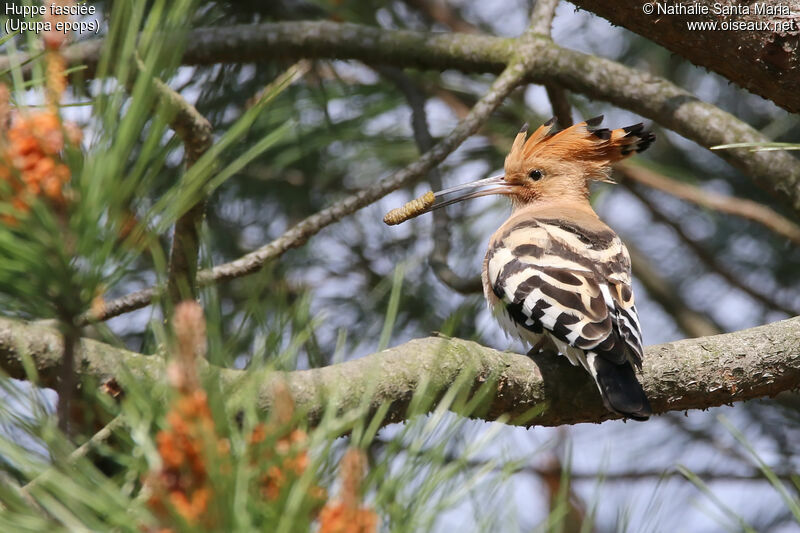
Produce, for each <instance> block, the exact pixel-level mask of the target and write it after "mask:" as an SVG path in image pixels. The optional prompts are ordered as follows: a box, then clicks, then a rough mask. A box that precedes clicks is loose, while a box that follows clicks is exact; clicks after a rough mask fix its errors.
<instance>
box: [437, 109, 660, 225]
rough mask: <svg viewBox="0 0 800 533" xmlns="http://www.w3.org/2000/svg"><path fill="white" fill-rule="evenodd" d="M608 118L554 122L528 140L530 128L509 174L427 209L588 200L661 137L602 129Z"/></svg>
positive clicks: (449, 194) (638, 129)
mask: <svg viewBox="0 0 800 533" xmlns="http://www.w3.org/2000/svg"><path fill="white" fill-rule="evenodd" d="M602 120H603V117H602V116H599V117H595V118H593V119H590V120H587V121H585V122H580V123H578V124H575V125H574V126H571V127H569V128H567V129H564V130H562V131H559V132H557V133H551V130H552V128H553V123H554V120H552V119H551V120H549V121H547V122H545V123H544V124H542V125H541V126H539V128H537V129H536V131H534V132H533V133H532V134H531V135H530V136H528V125H527V124H526V125H524V126H523V127H522V129H521V130H520V132H519V133H518V134H517V136H516V138H515V139H514V144H513V145H512V146H511V151H510V152H509V154H508V156H507V157H506V161H505V174H504V175H502V176H494V177H491V178H485V179H482V180H478V181H473V182H471V183H466V184H464V185H458V186H456V187H452V188H450V189H445V190H443V191H439V192H437V193H436V194H435V200H434V202H433V203H432V204H431V205H430V207H429V208H427V209H426V211H430V210H433V209H437V208H439V207H444V206H446V205H450V204H453V203H456V202H461V201H463V200H468V199H470V198H477V197H479V196H487V195H490V194H503V195H506V196H509V197H510V199H511V202H512V204H513V206H514V207H515V208H518V207H522V206H525V205H529V204H531V203H534V202H539V201H550V200H559V199H586V198H588V195H589V182H590V181H611V180H610V178H609V172H610V170H611V164H612V163H614V162H616V161H619V160H621V159H625V158H626V157H629V156H630V155H632V154H634V153H636V152H641V151H643V150H645V149H647V147H648V146H650V144H651V143H652V142H653V141H654V140H655V135H653V134H652V133H651V132H648V131H644V126H643V125H642V124H635V125H633V126H628V127H626V128H620V129H616V130H608V129H604V128H603V129H597V128H596V126H598V125H599V124H600V122H601V121H602Z"/></svg>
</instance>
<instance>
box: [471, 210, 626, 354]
mask: <svg viewBox="0 0 800 533" xmlns="http://www.w3.org/2000/svg"><path fill="white" fill-rule="evenodd" d="M594 226H596V228H593V229H587V227H585V226H582V225H579V224H577V223H575V222H571V221H565V220H561V219H535V220H534V219H531V218H527V219H525V220H519V219H517V220H515V219H513V218H512V219H511V220H509V221H508V223H507V224H506V225H504V227H503V228H501V229H500V231H499V232H498V233H497V235H496V236H495V237H494V239H493V241H492V244H491V245H490V248H489V252H488V254H487V257H486V264H485V267H486V268H485V281H486V283H487V284H488V286H489V287H490V288H491V291H492V293H493V296H494V297H496V298H497V301H496V303H497V304H500V303H502V304H503V307H504V309H505V311H507V313H508V315H509V317H510V319H511V320H512V321H513V322H514V325H515V326H516V328H517V330H518V332H519V334H520V336H522V337H523V338H525V339H527V340H530V339H532V338H536V337H537V336H538V335H541V334H543V333H548V334H549V335H551V336H552V337H553V338H554V340H556V345H557V346H559V345H560V346H562V347H563V346H564V345H566V346H567V347H572V348H573V349H569V348H567V352H572V353H565V355H568V356H570V359H571V360H572V359H573V357H572V355H573V354H574V353H576V352H580V351H582V352H593V353H596V354H597V355H600V356H601V357H603V358H605V359H608V360H610V361H612V362H614V363H616V364H623V363H625V361H626V360H627V361H630V362H631V363H632V364H633V365H635V366H637V367H641V361H642V338H641V330H640V326H639V319H638V316H637V314H636V307H635V306H634V299H633V291H632V289H631V263H630V257H629V255H628V251H627V249H626V248H625V245H624V244H623V243H622V241H621V240H620V238H619V237H618V236H617V235H616V234H615V233H614V232H613V231H611V229H609V228H608V227H606V226H605V225H603V224H602V223H599V222H598V223H595V224H594ZM489 287H487V289H488V288H489ZM488 296H489V295H488V290H487V297H488ZM491 300H492V298H491V297H490V301H491ZM575 349H578V350H575ZM561 351H562V352H564V351H565V350H563V349H562V350H561ZM579 355H580V356H581V357H580V359H581V362H582V363H583V364H584V365H585V364H586V363H585V359H584V358H583V353H579ZM573 362H574V361H573Z"/></svg>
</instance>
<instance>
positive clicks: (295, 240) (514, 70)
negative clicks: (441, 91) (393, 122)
mask: <svg viewBox="0 0 800 533" xmlns="http://www.w3.org/2000/svg"><path fill="white" fill-rule="evenodd" d="M535 39H536V38H535V35H534V34H533V33H532V32H531V31H526V33H525V34H523V35H522V36H521V37H520V38H519V39H516V40H515V43H516V54H515V55H514V56H513V58H512V59H511V60H510V61H509V65H508V67H506V69H505V70H503V72H502V73H501V74H500V75H499V76H498V77H497V79H495V81H494V83H493V84H492V86H491V87H490V88H489V91H488V92H487V93H486V94H485V95H484V96H483V97H482V98H481V99H480V100H478V102H477V103H476V104H475V105H474V106H473V108H472V109H471V110H470V112H469V114H467V116H466V117H465V118H463V119H462V120H460V121H459V123H458V125H457V126H456V127H455V128H454V129H453V131H452V132H450V134H448V135H447V137H445V138H444V139H442V140H441V141H440V142H439V143H438V144H436V145H435V146H434V147H433V148H431V149H430V150H429V151H427V152H425V154H423V155H422V157H420V158H419V159H418V160H417V161H415V162H413V163H411V164H410V165H408V166H406V167H405V168H404V169H402V170H400V171H398V172H396V173H394V174H392V175H391V176H389V177H387V178H384V179H382V180H381V181H379V182H378V183H376V184H375V185H372V186H370V187H366V188H364V189H362V190H360V191H358V192H357V193H355V194H353V195H351V196H349V197H347V198H345V199H344V200H340V201H339V202H337V203H335V204H333V205H332V206H330V207H328V208H326V209H323V210H322V211H320V212H318V213H315V214H313V215H311V216H309V217H306V218H305V219H304V220H302V221H301V222H299V223H298V224H296V225H295V226H293V227H292V228H290V229H289V230H288V231H286V232H285V233H284V234H283V235H281V236H280V237H278V238H277V239H275V240H273V241H272V242H270V243H269V244H266V245H265V246H262V247H261V248H259V249H258V250H255V251H253V252H250V253H248V254H245V255H244V256H242V257H240V258H239V259H236V260H234V261H231V262H230V263H225V264H223V265H218V266H216V267H214V268H213V269H211V270H204V271H201V272H199V273H198V275H197V283H198V284H199V285H201V286H202V285H206V284H210V283H214V282H218V281H227V280H231V279H235V278H238V277H242V276H246V275H248V274H252V273H254V272H257V271H258V270H260V269H261V267H263V266H264V264H265V263H267V262H268V261H271V260H272V259H275V258H276V257H279V256H281V255H282V254H283V253H284V252H286V251H287V250H290V249H292V248H297V247H299V246H302V245H303V244H305V243H306V241H308V239H309V238H311V237H312V236H314V235H316V234H317V233H318V232H319V231H321V230H322V229H323V228H325V227H327V226H329V225H330V224H333V223H334V222H337V221H339V220H341V219H342V218H344V217H345V216H347V215H350V214H352V213H354V212H356V211H358V210H359V209H361V208H363V207H366V206H368V205H370V204H372V203H373V202H375V201H377V200H379V199H380V198H383V197H384V196H386V195H387V194H389V193H390V192H392V191H395V190H397V189H399V188H401V187H404V186H407V185H410V184H411V183H414V182H415V181H416V180H418V179H420V178H421V177H422V176H424V175H425V174H426V173H428V172H430V171H431V170H432V169H434V168H435V167H436V165H438V164H439V163H441V162H442V161H444V159H445V158H446V157H447V156H448V155H449V154H450V153H451V152H453V151H454V150H455V149H456V148H457V147H458V146H459V145H460V144H461V143H462V142H464V141H465V140H466V139H467V138H468V137H469V136H470V135H472V134H473V133H475V132H476V131H477V130H478V128H479V127H480V126H481V125H482V124H483V123H484V122H485V121H486V120H487V119H488V118H489V116H490V115H491V113H492V112H493V111H494V110H495V109H496V108H497V107H498V106H499V105H500V104H501V103H502V102H503V100H504V99H505V98H506V96H508V95H509V94H510V93H511V91H513V90H514V89H515V88H517V87H518V86H519V85H520V84H521V83H522V82H523V80H524V79H525V78H526V76H527V73H528V71H529V70H530V68H531V65H532V61H533V58H534V54H533V53H532V52H533V50H532V48H534V46H535ZM158 292H159V290H158V289H145V290H143V291H138V292H137V293H135V294H132V295H127V296H124V297H123V300H124V302H116V301H112V302H110V303H109V305H107V306H105V307H104V309H103V310H102V312H101V313H94V314H91V315H85V316H84V317H82V321H86V322H89V321H92V320H107V319H109V318H112V317H113V316H116V315H113V314H111V311H112V310H113V311H119V312H126V311H131V310H134V309H139V308H141V307H144V306H145V305H148V304H149V303H150V300H151V299H152V297H153V296H154V295H156V294H157V293H158ZM126 304H129V305H126Z"/></svg>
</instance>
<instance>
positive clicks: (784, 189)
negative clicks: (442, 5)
mask: <svg viewBox="0 0 800 533" xmlns="http://www.w3.org/2000/svg"><path fill="white" fill-rule="evenodd" d="M101 47H102V41H88V42H83V43H79V44H76V45H73V46H71V47H69V48H67V49H66V52H65V56H66V57H67V58H68V59H69V60H70V61H72V62H74V63H78V64H84V65H88V66H89V67H90V68H89V71H88V72H86V73H85V74H86V75H87V76H89V75H91V74H92V71H91V67H93V66H94V65H96V63H97V61H98V59H99V51H100V49H101ZM519 52H520V48H519V42H518V41H517V40H515V39H505V38H500V37H491V36H485V35H466V34H458V33H427V32H415V31H406V30H387V29H385V28H375V27H370V26H364V25H360V24H350V23H335V22H328V21H320V22H278V23H265V24H251V25H240V26H231V27H222V28H200V29H197V30H194V31H193V32H191V33H190V37H189V39H188V45H187V48H186V52H185V53H184V57H183V60H182V61H183V63H184V64H187V65H208V64H213V63H220V62H225V63H243V62H260V61H263V60H264V58H265V57H278V56H280V57H305V58H331V59H358V60H361V61H364V62H366V63H372V64H376V63H382V64H391V65H393V66H396V67H414V68H421V69H435V70H440V71H441V70H445V69H458V70H461V71H464V72H500V71H501V70H503V68H504V67H505V66H507V65H508V64H509V63H510V62H511V61H512V60H513V59H514V58H515V57H518V54H519ZM527 54H528V57H526V60H527V61H528V62H529V64H528V66H527V81H530V82H534V83H542V84H544V83H548V82H555V83H558V84H559V85H560V86H562V87H563V88H565V89H567V90H570V91H572V92H576V93H580V94H585V95H587V96H590V97H592V98H596V99H600V100H605V101H607V102H610V103H612V104H614V105H617V106H619V107H622V108H625V109H629V110H631V111H634V112H636V113H638V114H640V115H642V116H644V117H647V118H649V119H651V120H655V121H656V122H658V123H659V124H661V125H662V126H664V127H667V128H669V129H672V130H673V131H675V132H676V133H679V134H680V135H682V136H684V137H686V138H688V139H691V140H693V141H695V142H696V143H698V144H699V145H701V146H704V147H706V148H709V147H711V146H716V145H720V144H731V143H737V142H768V141H770V139H768V138H766V137H765V136H763V135H762V134H761V133H759V132H758V131H756V130H755V129H753V128H752V127H750V126H749V125H747V124H745V123H744V122H742V121H740V120H738V119H737V118H736V117H734V116H733V115H731V114H730V113H726V112H725V111H722V110H721V109H719V108H717V107H716V106H714V105H711V104H708V103H706V102H703V101H701V100H700V99H698V98H697V97H696V96H694V95H693V94H691V93H690V92H688V91H685V90H683V89H681V88H680V87H678V86H676V85H675V84H673V83H671V82H670V81H668V80H666V79H663V78H659V77H658V76H653V75H651V74H648V73H646V72H642V71H639V70H636V69H633V68H629V67H626V66H624V65H621V64H619V63H617V62H615V61H611V60H608V59H603V58H599V57H595V56H592V55H588V54H583V53H580V52H576V51H574V50H569V49H566V48H561V47H560V46H558V45H556V44H554V43H553V42H552V41H551V40H550V39H549V38H547V37H544V36H541V35H534V36H532V38H531V39H530V45H529V46H528V47H527ZM21 59H22V60H24V59H25V57H24V56H23V57H22V58H21ZM739 62H740V61H739V60H738V58H737V61H735V62H733V64H737V63H739ZM8 63H9V62H8V59H7V58H0V70H2V69H3V68H5V66H6V65H7V64H8ZM716 155H719V156H720V157H722V158H723V159H725V160H726V161H728V162H729V163H730V164H731V165H733V166H734V167H736V168H738V169H739V170H741V171H742V172H744V173H745V174H747V175H748V176H749V177H750V178H751V179H753V181H754V182H755V183H757V184H758V185H760V186H761V187H763V188H764V189H766V190H767V191H770V192H771V193H773V194H774V195H775V196H776V197H778V198H780V199H782V200H783V201H785V202H787V203H788V204H789V205H790V206H791V207H792V208H793V209H794V210H795V211H796V212H798V213H800V162H798V161H797V160H796V159H795V158H794V157H792V156H791V155H789V154H787V153H785V152H782V151H771V152H750V151H749V150H747V149H744V148H739V149H733V150H722V151H720V152H719V153H716Z"/></svg>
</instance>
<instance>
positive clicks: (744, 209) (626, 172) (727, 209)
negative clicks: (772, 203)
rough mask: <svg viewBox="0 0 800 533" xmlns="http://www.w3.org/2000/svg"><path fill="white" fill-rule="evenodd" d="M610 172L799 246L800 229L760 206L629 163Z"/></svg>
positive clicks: (622, 164)
mask: <svg viewBox="0 0 800 533" xmlns="http://www.w3.org/2000/svg"><path fill="white" fill-rule="evenodd" d="M614 169H615V170H616V171H617V172H618V173H619V174H621V175H622V177H623V178H625V179H626V180H631V181H635V182H637V183H641V184H642V185H646V186H647V187H651V188H653V189H658V190H659V191H663V192H665V193H667V194H670V195H672V196H674V197H676V198H680V199H681V200H686V201H687V202H692V203H693V204H697V205H699V206H701V207H705V208H708V209H712V210H714V211H719V212H721V213H727V214H729V215H733V216H737V217H742V218H746V219H748V220H752V221H754V222H758V223H759V224H761V225H762V226H764V227H765V228H767V229H768V230H770V231H774V232H775V233H777V234H778V235H782V236H784V237H786V238H787V239H789V240H791V241H792V242H794V243H795V244H800V226H798V225H797V224H795V223H794V222H792V221H791V220H789V219H788V218H786V217H784V216H783V215H781V214H780V213H777V212H776V211H774V210H772V209H770V208H769V207H767V206H765V205H763V204H760V203H758V202H754V201H752V200H747V199H744V198H736V197H734V196H726V195H724V194H717V193H713V192H709V191H704V190H703V189H701V188H699V187H695V186H694V185H689V184H688V183H682V182H680V181H677V180H674V179H671V178H668V177H666V176H662V175H660V174H658V173H656V172H653V171H652V170H648V169H646V168H644V167H642V166H639V165H633V164H631V163H618V164H616V165H615V166H614Z"/></svg>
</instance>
